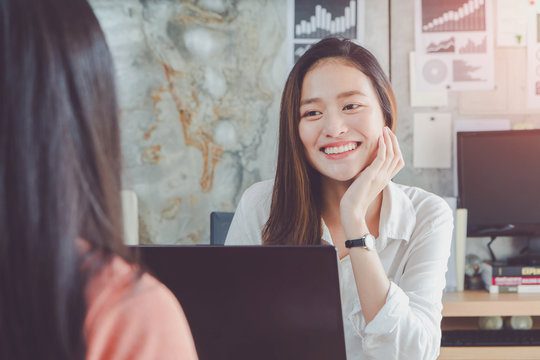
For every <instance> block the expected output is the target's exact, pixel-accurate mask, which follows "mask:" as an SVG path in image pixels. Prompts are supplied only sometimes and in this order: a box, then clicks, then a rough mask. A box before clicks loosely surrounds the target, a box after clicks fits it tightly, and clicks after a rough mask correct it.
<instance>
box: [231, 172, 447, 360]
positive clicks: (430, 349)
mask: <svg viewBox="0 0 540 360" xmlns="http://www.w3.org/2000/svg"><path fill="white" fill-rule="evenodd" d="M272 188H273V181H272V180H267V181H262V182H259V183H256V184H254V185H252V186H251V187H250V188H249V189H247V190H246V191H245V193H244V194H243V195H242V198H241V200H240V203H239V204H238V208H237V209H236V213H235V215H234V218H233V221H232V223H231V227H230V229H229V233H228V235H227V239H226V241H225V244H226V245H260V244H261V243H262V237H261V234H262V229H263V227H264V225H265V224H266V221H267V220H268V217H269V215H270V204H271V198H272ZM453 226H454V222H453V217H452V211H451V210H450V208H449V206H448V205H447V204H446V202H445V201H444V200H443V199H441V198H440V197H438V196H436V195H434V194H432V193H429V192H427V191H424V190H422V189H419V188H415V187H409V186H404V185H399V184H395V183H392V182H391V183H389V185H388V186H387V187H386V188H385V189H384V190H383V201H382V209H381V218H380V225H379V237H378V238H377V240H376V242H375V245H376V251H377V253H378V254H379V257H380V259H381V262H382V265H383V267H384V270H385V272H386V274H387V276H388V278H389V279H390V281H391V285H390V291H389V292H388V296H387V298H386V303H385V305H384V306H383V307H382V308H381V310H380V311H379V313H378V314H377V315H376V316H375V318H374V319H373V320H372V321H371V322H370V323H369V324H367V325H366V323H365V320H364V317H363V315H362V309H361V307H360V300H359V298H358V292H357V289H356V284H355V281H354V275H353V270H352V265H351V261H350V259H349V256H345V257H344V258H343V259H341V260H339V259H338V263H339V266H338V269H339V285H340V292H341V304H342V312H343V326H344V332H345V346H346V351H347V359H349V360H356V359H382V360H389V359H400V360H403V359H415V360H418V359H436V358H437V356H438V355H439V348H440V342H441V328H440V323H441V318H442V315H441V311H442V292H443V289H444V287H445V282H446V281H445V273H446V270H447V262H448V257H449V256H450V245H451V241H452V230H453ZM322 236H323V239H324V240H325V241H327V242H328V243H330V244H333V242H332V237H331V236H330V232H329V230H328V228H327V227H326V225H325V224H324V222H323V235H322Z"/></svg>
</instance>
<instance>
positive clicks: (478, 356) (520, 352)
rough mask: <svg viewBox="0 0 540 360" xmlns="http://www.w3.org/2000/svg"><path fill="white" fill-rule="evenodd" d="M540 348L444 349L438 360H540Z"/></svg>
mask: <svg viewBox="0 0 540 360" xmlns="http://www.w3.org/2000/svg"><path fill="white" fill-rule="evenodd" d="M539 354H540V346H486V347H443V348H441V355H440V356H439V358H438V360H483V359H485V360H508V359H512V360H538V357H539Z"/></svg>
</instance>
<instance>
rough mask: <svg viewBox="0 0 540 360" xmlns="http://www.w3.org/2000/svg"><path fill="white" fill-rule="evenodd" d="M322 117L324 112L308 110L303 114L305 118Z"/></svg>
mask: <svg viewBox="0 0 540 360" xmlns="http://www.w3.org/2000/svg"><path fill="white" fill-rule="evenodd" d="M320 115H322V112H320V111H317V110H308V111H306V112H304V113H303V114H302V117H303V118H313V117H316V116H320Z"/></svg>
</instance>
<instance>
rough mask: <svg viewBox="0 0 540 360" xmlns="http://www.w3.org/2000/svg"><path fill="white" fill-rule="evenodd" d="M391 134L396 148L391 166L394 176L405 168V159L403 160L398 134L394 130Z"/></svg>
mask: <svg viewBox="0 0 540 360" xmlns="http://www.w3.org/2000/svg"><path fill="white" fill-rule="evenodd" d="M390 135H391V136H390V137H391V139H392V144H393V148H394V160H393V162H392V166H391V169H392V177H393V176H395V175H396V174H397V173H398V172H399V170H401V169H402V168H403V166H404V165H405V161H403V155H402V153H401V149H400V147H399V142H398V140H397V136H396V134H394V133H393V132H390Z"/></svg>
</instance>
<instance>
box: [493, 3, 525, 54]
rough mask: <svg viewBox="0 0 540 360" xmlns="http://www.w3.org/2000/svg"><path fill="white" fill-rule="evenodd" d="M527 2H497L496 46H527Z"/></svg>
mask: <svg viewBox="0 0 540 360" xmlns="http://www.w3.org/2000/svg"><path fill="white" fill-rule="evenodd" d="M529 9H530V3H529V1H528V0H497V10H496V11H497V24H496V28H497V46H525V45H526V44H527V10H529Z"/></svg>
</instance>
